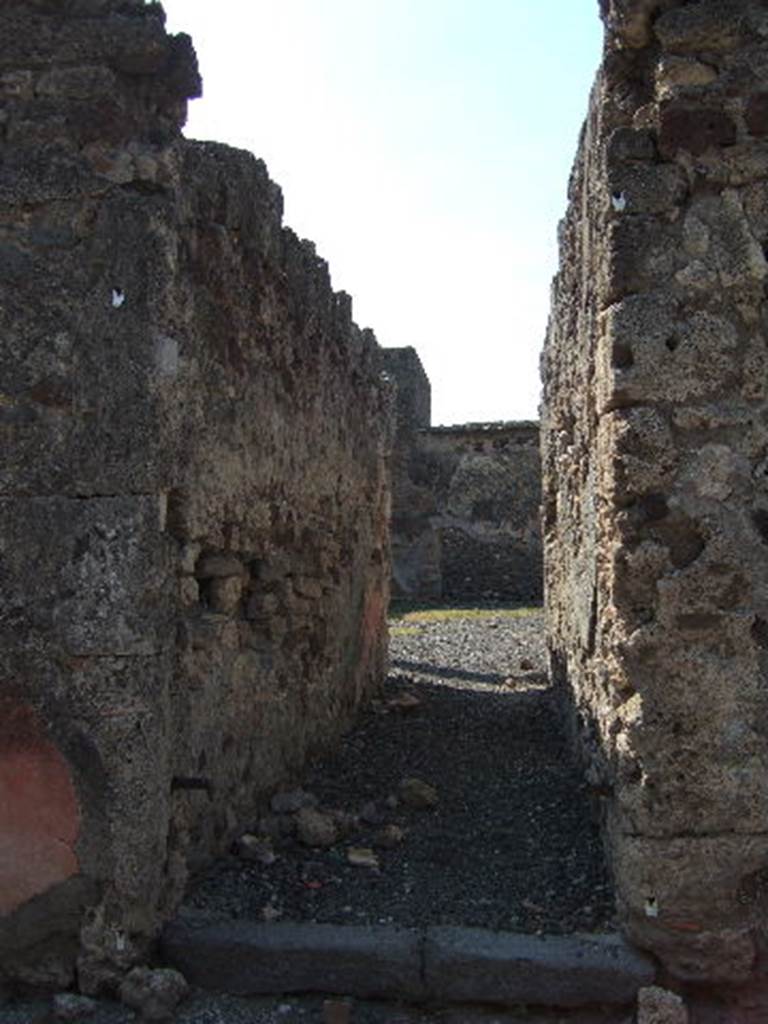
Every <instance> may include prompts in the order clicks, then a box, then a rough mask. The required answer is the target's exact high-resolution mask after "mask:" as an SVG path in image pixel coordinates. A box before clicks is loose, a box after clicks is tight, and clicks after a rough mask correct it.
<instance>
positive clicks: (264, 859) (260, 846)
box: [235, 832, 277, 866]
mask: <svg viewBox="0 0 768 1024" xmlns="http://www.w3.org/2000/svg"><path fill="white" fill-rule="evenodd" d="M235 853H236V854H237V856H238V857H242V858H243V860H255V861H258V863H259V864H264V865H267V866H268V865H270V864H274V863H275V861H276V860H277V857H276V856H275V851H274V850H273V849H272V842H271V840H270V838H269V837H268V836H254V835H252V834H251V833H250V832H246V833H245V834H244V835H242V836H240V838H239V839H237V840H236V841H235Z"/></svg>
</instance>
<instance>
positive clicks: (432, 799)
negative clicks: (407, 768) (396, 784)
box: [399, 778, 438, 810]
mask: <svg viewBox="0 0 768 1024" xmlns="http://www.w3.org/2000/svg"><path fill="white" fill-rule="evenodd" d="M399 794H400V800H401V801H402V803H404V804H405V806H406V807H411V808H413V809H414V810H426V809H427V808H429V807H434V806H435V805H436V804H437V802H438V795H437V790H436V789H435V787H434V786H430V785H429V783H428V782H424V781H422V779H413V778H411V779H403V781H402V782H401V783H400V788H399Z"/></svg>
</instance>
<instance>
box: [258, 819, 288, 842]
mask: <svg viewBox="0 0 768 1024" xmlns="http://www.w3.org/2000/svg"><path fill="white" fill-rule="evenodd" d="M257 831H258V833H259V835H260V836H268V837H269V838H270V839H284V838H285V836H291V835H293V833H294V832H295V831H296V819H295V818H293V817H292V816H291V815H290V814H267V815H265V816H264V817H263V818H260V819H259V824H258V826H257Z"/></svg>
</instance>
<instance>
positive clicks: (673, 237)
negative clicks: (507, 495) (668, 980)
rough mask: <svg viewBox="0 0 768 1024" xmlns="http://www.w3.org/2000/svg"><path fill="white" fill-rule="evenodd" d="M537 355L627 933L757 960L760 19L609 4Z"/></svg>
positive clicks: (726, 970) (572, 646) (704, 970)
mask: <svg viewBox="0 0 768 1024" xmlns="http://www.w3.org/2000/svg"><path fill="white" fill-rule="evenodd" d="M603 8H604V12H603V13H604V16H605V20H606V46H605V56H604V61H603V65H602V68H601V70H600V72H599V75H598V78H597V82H596V85H595V88H594V92H593V95H592V99H591V104H590V109H589V115H588V119H587V122H586V125H585V127H584V131H583V136H582V139H581V144H580V147H579V153H578V157H577V160H576V164H575V167H574V171H573V176H572V180H571V184H570V194H569V208H568V214H567V217H566V219H565V221H564V223H563V225H562V227H561V238H560V246H561V263H560V272H559V274H558V276H557V278H556V282H555V288H554V303H553V310H552V315H551V320H550V327H549V333H548V338H547V345H546V351H545V356H544V361H543V375H544V385H545V414H544V418H543V422H542V430H543V450H544V531H545V533H544V547H545V565H546V605H547V614H548V617H549V624H550V630H551V636H550V643H551V651H552V662H553V669H554V671H555V674H556V676H557V677H558V678H559V679H561V680H564V679H565V678H567V679H568V681H569V682H570V685H571V687H572V690H573V694H574V697H575V704H576V711H577V716H578V725H579V728H580V734H581V740H582V744H583V747H584V749H585V751H586V753H587V755H588V756H589V758H590V760H591V766H590V777H591V779H592V781H593V783H594V785H595V787H596V790H597V792H598V793H600V794H601V799H602V801H603V804H604V805H605V810H606V834H607V838H608V842H609V846H610V850H611V853H612V862H613V867H614V872H615V876H616V884H617V890H618V898H619V912H620V917H621V920H622V922H623V924H624V926H625V927H626V928H627V929H628V931H629V933H630V934H631V935H632V936H633V937H634V938H635V940H636V941H637V942H639V943H640V944H641V945H643V946H644V947H646V948H649V949H651V950H653V951H654V952H655V953H656V954H657V955H658V956H659V957H660V958H661V960H662V961H663V963H664V964H665V965H666V967H667V968H668V970H669V971H670V972H671V974H672V975H673V976H674V977H675V978H677V979H678V980H680V979H683V980H686V981H688V982H690V983H700V982H701V983H705V982H706V983H707V984H710V985H712V986H713V987H714V988H715V989H716V990H717V992H718V993H719V994H720V995H721V996H722V995H723V994H724V993H727V992H728V991H730V989H729V987H728V986H729V985H731V984H733V985H736V984H740V983H743V982H744V981H745V980H746V979H748V978H755V977H756V976H758V975H759V974H760V972H761V971H762V970H764V968H765V963H764V959H763V957H762V953H761V948H762V944H763V943H764V940H765V934H764V929H765V925H766V891H767V890H766V880H767V879H768V785H767V784H766V783H768V729H767V727H766V723H768V676H767V675H766V673H767V672H768V656H767V655H766V650H768V626H767V625H766V623H768V557H767V552H766V543H768V528H767V525H766V524H768V490H767V487H768V484H767V479H768V478H767V477H766V458H767V455H768V405H767V404H766V398H767V395H766V384H767V382H768V351H767V349H766V329H767V328H768V321H767V318H766V312H767V309H766V303H765V287H766V277H767V276H768V267H767V266H766V260H765V255H764V250H765V246H766V244H768V188H767V187H766V185H767V184H768V61H767V60H766V43H767V42H768V9H766V7H765V5H763V4H760V3H750V2H746V0H741V2H737V0H717V2H714V0H699V2H696V3H680V2H666V3H659V2H655V3H654V2H640V0H636V2H632V0H627V2H623V3H622V2H619V0H616V2H614V3H610V4H609V3H608V2H605V3H604V4H603Z"/></svg>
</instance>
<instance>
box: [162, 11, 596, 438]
mask: <svg viewBox="0 0 768 1024" xmlns="http://www.w3.org/2000/svg"><path fill="white" fill-rule="evenodd" d="M164 7H165V9H166V11H167V14H168V27H169V29H170V30H171V31H174V32H178V31H186V32H189V33H190V35H191V36H192V38H193V40H194V42H195V48H196V50H197V53H198V58H199V61H200V68H201V71H202V74H203V81H204V97H203V99H202V100H197V101H195V102H194V103H192V104H191V106H190V118H189V123H188V125H187V131H186V134H187V135H188V136H190V137H192V138H200V139H215V140H217V141H219V142H227V143H229V144H231V145H234V146H240V147H242V148H245V149H249V150H251V151H252V152H253V153H255V154H256V155H257V156H259V157H261V158H262V159H264V160H265V162H266V164H267V167H268V168H269V171H270V174H271V176H272V178H273V179H274V180H275V181H277V183H278V184H279V185H280V186H281V187H282V189H283V194H284V197H285V222H286V224H288V225H289V226H290V227H292V228H293V229H294V230H295V231H296V232H297V233H298V234H299V235H301V236H302V237H305V238H311V239H312V240H313V241H314V242H315V243H316V245H317V250H318V254H319V255H321V256H322V257H323V258H324V259H326V260H327V261H328V263H329V265H330V270H331V276H332V279H333V284H334V287H335V288H336V289H343V290H344V291H347V292H349V293H350V295H352V298H353V304H354V305H353V308H354V316H355V319H356V320H357V322H358V323H359V324H360V325H361V326H363V327H372V328H373V329H374V331H375V332H376V335H377V337H378V339H379V342H380V343H381V344H382V345H385V346H403V345H413V346H414V347H415V348H416V349H417V351H418V352H419V355H420V357H421V361H422V363H423V364H424V368H425V370H426V371H427V374H428V375H429V378H430V380H431V382H432V409H433V415H432V419H433V423H435V424H438V423H463V422H468V421H478V420H497V419H523V418H531V417H534V416H536V412H537V404H538V396H539V379H538V358H539V351H540V348H541V343H542V340H543V336H544V330H545V327H546V319H547V312H548V305H549V284H550V279H551V277H552V274H553V273H554V270H555V255H556V253H555V237H556V229H557V221H558V220H559V218H560V217H561V216H562V214H563V212H564V210H565V196H566V187H567V180H568V174H569V170H570V164H571V161H572V158H573V154H574V152H575V147H576V142H577V138H578V130H579V127H580V125H581V121H582V118H583V115H584V113H585V111H586V105H587V98H588V92H589V87H590V85H591V80H592V77H593V74H594V71H595V68H596V67H597V62H598V56H599V46H600V38H601V30H600V24H599V19H598V15H597V3H596V2H594V0H540V2H536V0H257V2H255V3H248V2H246V0H218V3H211V2H210V0H164Z"/></svg>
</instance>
